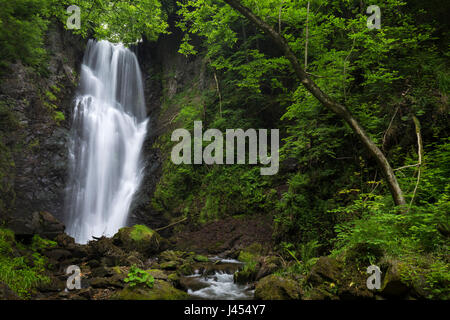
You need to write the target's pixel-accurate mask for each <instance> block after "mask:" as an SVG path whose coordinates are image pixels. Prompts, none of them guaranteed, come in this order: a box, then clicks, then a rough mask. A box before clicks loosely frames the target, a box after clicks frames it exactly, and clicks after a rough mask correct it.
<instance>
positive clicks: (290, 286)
mask: <svg viewBox="0 0 450 320" xmlns="http://www.w3.org/2000/svg"><path fill="white" fill-rule="evenodd" d="M301 297H302V292H301V288H300V285H299V284H298V283H297V282H296V281H294V280H292V279H288V278H284V277H281V276H277V275H273V274H272V275H270V276H267V277H264V278H262V279H261V280H260V281H259V282H258V283H257V284H256V287H255V299H257V300H299V299H300V298H301Z"/></svg>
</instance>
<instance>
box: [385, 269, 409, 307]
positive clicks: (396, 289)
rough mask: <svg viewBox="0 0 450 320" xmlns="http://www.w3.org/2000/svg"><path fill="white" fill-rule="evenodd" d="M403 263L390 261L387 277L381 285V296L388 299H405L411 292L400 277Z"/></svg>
mask: <svg viewBox="0 0 450 320" xmlns="http://www.w3.org/2000/svg"><path fill="white" fill-rule="evenodd" d="M400 268H401V263H400V262H398V261H390V262H389V267H388V269H387V272H386V275H385V276H384V278H383V283H382V284H381V295H382V296H384V297H388V298H398V299H400V298H404V297H405V296H406V294H407V293H408V292H409V291H410V288H409V287H408V285H406V284H405V283H404V282H403V281H402V279H401V276H400Z"/></svg>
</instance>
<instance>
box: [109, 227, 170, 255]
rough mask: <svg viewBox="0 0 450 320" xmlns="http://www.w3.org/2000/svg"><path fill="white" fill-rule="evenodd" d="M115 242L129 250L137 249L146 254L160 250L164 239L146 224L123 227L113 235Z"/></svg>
mask: <svg viewBox="0 0 450 320" xmlns="http://www.w3.org/2000/svg"><path fill="white" fill-rule="evenodd" d="M113 243H114V244H115V245H117V246H119V247H121V248H123V249H125V250H127V251H131V250H136V251H138V252H140V253H142V254H145V255H151V254H156V253H158V252H160V251H161V250H162V249H163V247H164V245H165V241H164V239H163V238H162V237H161V236H160V235H159V234H158V233H157V232H156V231H153V230H152V229H150V228H148V227H146V226H144V225H135V226H133V227H125V228H121V229H120V230H119V231H118V232H117V233H116V234H115V235H114V237H113Z"/></svg>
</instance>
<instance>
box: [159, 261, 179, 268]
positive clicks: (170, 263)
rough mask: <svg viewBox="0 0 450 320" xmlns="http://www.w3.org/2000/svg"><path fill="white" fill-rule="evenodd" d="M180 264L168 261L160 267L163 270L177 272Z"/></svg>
mask: <svg viewBox="0 0 450 320" xmlns="http://www.w3.org/2000/svg"><path fill="white" fill-rule="evenodd" d="M178 265H179V263H178V262H177V261H167V262H163V263H161V264H160V265H159V267H160V268H161V269H163V270H176V269H177V267H178Z"/></svg>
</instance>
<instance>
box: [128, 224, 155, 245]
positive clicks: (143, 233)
mask: <svg viewBox="0 0 450 320" xmlns="http://www.w3.org/2000/svg"><path fill="white" fill-rule="evenodd" d="M154 233H155V232H154V231H153V230H151V229H150V228H148V227H147V226H144V225H141V224H137V225H135V226H133V227H132V229H131V232H130V237H131V239H133V240H135V241H141V240H145V239H150V238H151V237H152V236H153V235H154Z"/></svg>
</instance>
